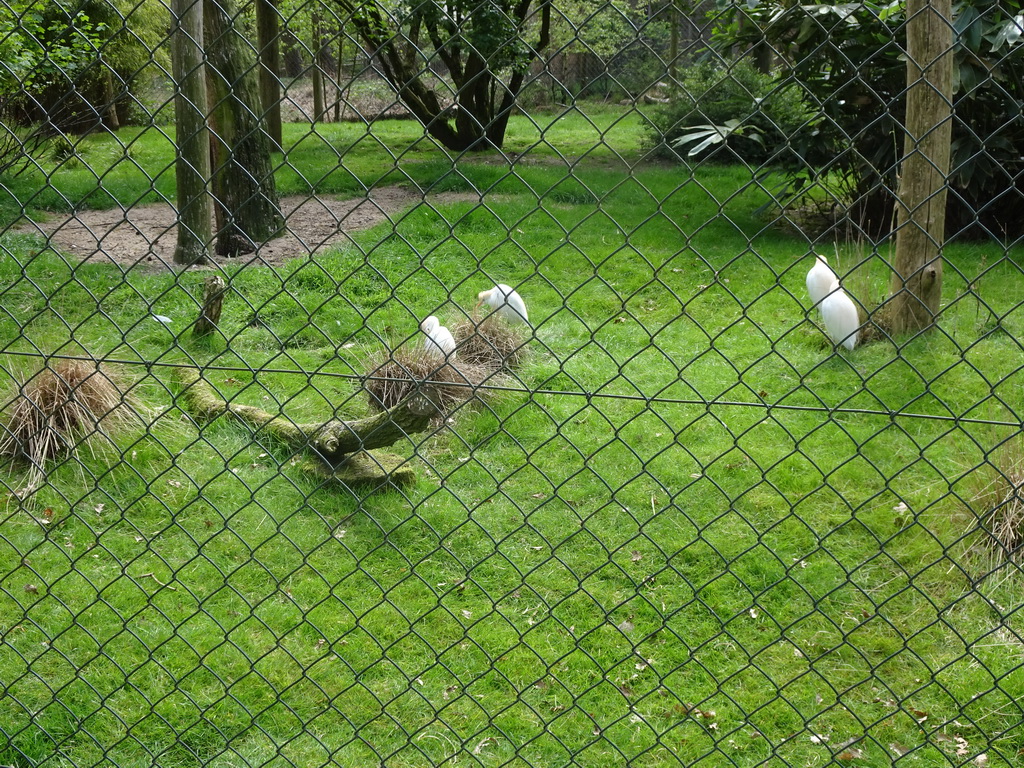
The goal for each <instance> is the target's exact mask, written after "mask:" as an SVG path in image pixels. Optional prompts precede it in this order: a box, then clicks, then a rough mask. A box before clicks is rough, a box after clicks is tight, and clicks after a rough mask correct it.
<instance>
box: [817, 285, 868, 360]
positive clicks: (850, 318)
mask: <svg viewBox="0 0 1024 768" xmlns="http://www.w3.org/2000/svg"><path fill="white" fill-rule="evenodd" d="M809 284H810V280H809V279H808V285H809ZM821 318H822V320H824V321H825V329H826V330H827V331H828V335H829V336H831V337H832V341H833V342H835V343H836V344H837V345H842V346H844V347H846V348H847V349H853V348H854V347H855V346H857V335H858V331H859V329H860V317H859V315H858V314H857V305H856V304H854V303H853V300H852V299H851V298H850V297H849V296H847V295H846V291H844V290H843V289H842V288H840V287H839V281H838V280H833V281H832V285H831V288H830V292H829V293H828V294H826V296H825V298H824V299H822V300H821Z"/></svg>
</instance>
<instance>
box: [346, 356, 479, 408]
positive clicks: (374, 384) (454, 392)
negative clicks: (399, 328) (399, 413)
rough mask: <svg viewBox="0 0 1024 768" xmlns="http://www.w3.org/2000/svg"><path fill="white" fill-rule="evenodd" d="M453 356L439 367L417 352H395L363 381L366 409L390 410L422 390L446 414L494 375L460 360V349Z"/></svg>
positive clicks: (435, 362) (431, 359)
mask: <svg viewBox="0 0 1024 768" xmlns="http://www.w3.org/2000/svg"><path fill="white" fill-rule="evenodd" d="M457 354H458V359H455V360H453V361H452V362H450V363H443V362H441V361H440V360H439V359H438V358H437V357H436V356H434V355H432V354H429V353H427V352H426V351H424V350H422V349H420V348H415V349H411V350H409V349H399V350H398V351H396V352H395V353H393V354H392V355H391V356H390V357H388V358H387V359H385V360H383V361H382V362H380V363H378V364H377V365H376V366H374V367H373V369H372V370H371V371H370V373H368V374H367V375H366V376H365V377H364V378H363V388H364V389H365V390H366V392H367V395H368V397H369V402H370V408H371V409H373V410H375V411H385V410H387V409H388V408H393V407H394V406H396V405H398V404H399V403H400V402H401V401H402V400H404V399H405V398H406V397H408V396H409V395H411V394H412V393H413V392H415V391H416V390H417V389H418V388H421V387H422V388H423V389H424V390H426V391H427V394H428V395H429V396H430V397H431V399H432V400H433V402H434V403H435V404H436V405H437V407H438V409H439V411H440V412H441V414H442V415H446V414H448V413H450V412H451V411H452V410H453V409H454V408H455V407H457V406H458V405H459V404H460V403H463V402H465V401H466V400H469V399H470V398H472V397H474V396H475V395H476V387H477V386H478V385H479V384H480V383H481V382H482V381H484V380H485V379H487V378H488V377H490V376H491V375H492V374H493V373H494V370H493V368H490V367H487V366H482V365H479V364H474V363H472V362H469V361H465V360H462V359H461V358H462V351H461V349H460V350H459V352H458V353H457ZM427 381H429V382H430V383H429V384H426V385H424V382H427Z"/></svg>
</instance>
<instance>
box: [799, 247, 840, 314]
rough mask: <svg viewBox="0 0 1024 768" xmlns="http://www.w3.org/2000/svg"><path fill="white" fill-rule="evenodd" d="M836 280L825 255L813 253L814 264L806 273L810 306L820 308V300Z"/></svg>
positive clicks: (837, 279)
mask: <svg viewBox="0 0 1024 768" xmlns="http://www.w3.org/2000/svg"><path fill="white" fill-rule="evenodd" d="M838 281H839V278H838V277H836V273H835V272H833V271H832V268H831V267H830V266H829V265H828V261H827V260H826V259H825V257H824V256H819V255H817V254H815V256H814V266H813V267H811V270H810V271H809V272H808V273H807V293H809V294H810V296H811V306H814V307H819V308H820V306H821V300H822V299H824V298H825V297H826V296H827V295H828V294H829V291H831V290H832V283H834V282H838Z"/></svg>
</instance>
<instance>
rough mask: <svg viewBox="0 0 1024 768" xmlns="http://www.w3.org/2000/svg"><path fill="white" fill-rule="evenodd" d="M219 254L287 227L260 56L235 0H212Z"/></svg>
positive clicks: (248, 248) (208, 11)
mask: <svg viewBox="0 0 1024 768" xmlns="http://www.w3.org/2000/svg"><path fill="white" fill-rule="evenodd" d="M204 8H205V15H204V23H205V25H206V50H207V58H208V66H207V72H208V73H209V86H208V87H209V97H210V105H211V110H210V119H211V127H212V128H213V131H214V132H213V136H212V137H211V138H212V141H211V147H212V153H211V154H212V156H213V193H214V197H215V200H216V213H217V253H218V254H220V255H222V256H234V255H238V254H240V253H251V252H252V251H254V250H256V249H257V248H258V247H259V246H260V245H262V244H263V243H265V242H266V241H267V240H270V239H272V238H274V237H277V236H278V235H279V234H280V233H281V230H282V229H283V227H284V217H283V216H282V215H281V211H280V208H279V206H278V198H277V189H276V186H275V184H274V171H273V168H272V167H271V163H270V140H269V138H268V136H267V134H266V132H265V130H264V125H263V123H262V121H261V120H260V116H261V114H262V112H263V110H262V109H261V107H260V97H259V82H258V77H257V74H256V66H257V64H256V60H255V55H254V53H253V50H252V48H251V47H250V45H249V43H248V42H247V41H246V40H245V38H243V37H242V36H241V34H240V33H239V31H238V26H239V21H238V14H237V9H236V7H235V5H234V0H206V2H205V6H204Z"/></svg>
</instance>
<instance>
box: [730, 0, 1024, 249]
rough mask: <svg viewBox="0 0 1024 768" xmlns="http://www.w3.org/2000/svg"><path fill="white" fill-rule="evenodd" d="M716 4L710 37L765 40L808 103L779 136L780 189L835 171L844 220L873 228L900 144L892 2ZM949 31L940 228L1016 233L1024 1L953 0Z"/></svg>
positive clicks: (881, 228)
mask: <svg viewBox="0 0 1024 768" xmlns="http://www.w3.org/2000/svg"><path fill="white" fill-rule="evenodd" d="M722 5H723V6H725V7H724V10H723V11H722V15H721V16H719V17H718V18H719V19H720V20H721V21H722V23H720V25H719V27H718V30H717V38H716V43H717V45H718V46H719V47H720V48H721V49H723V50H726V49H728V50H735V49H736V48H737V47H750V48H752V47H754V46H757V45H760V44H762V43H764V42H767V43H768V44H769V45H770V46H771V48H772V50H773V51H774V57H773V58H774V60H775V62H776V65H777V71H776V73H775V74H776V76H777V77H778V79H779V81H780V82H792V83H795V84H796V85H798V87H799V88H800V89H801V90H802V92H803V97H804V99H805V101H806V102H807V104H808V105H809V106H810V107H811V108H812V109H813V110H814V113H815V117H814V118H813V120H811V121H810V122H808V124H807V125H806V127H805V128H804V129H803V130H801V131H799V132H797V133H796V134H794V135H792V136H790V138H789V146H790V147H791V148H792V150H793V152H794V156H793V159H794V162H792V163H790V164H789V168H790V171H791V178H790V185H789V189H788V191H789V193H790V194H791V195H799V194H800V193H801V192H802V191H803V190H805V189H807V188H809V187H810V186H813V185H814V184H815V182H817V183H822V182H824V181H825V180H828V185H829V186H833V187H834V185H835V182H836V181H837V180H838V181H839V183H840V184H841V185H842V186H841V189H840V195H841V197H842V202H843V203H844V204H846V205H848V206H849V208H850V211H851V214H852V215H853V218H854V219H855V221H857V222H858V223H859V224H860V226H861V227H863V229H864V230H865V231H866V232H868V233H869V234H871V235H873V236H879V235H884V234H885V233H887V232H888V231H889V229H890V227H891V225H892V221H893V215H892V214H893V202H894V194H895V190H896V187H897V173H898V168H899V159H900V156H901V151H902V146H903V129H902V125H903V122H904V113H905V103H904V96H905V94H904V91H905V87H906V82H905V79H906V76H905V71H906V68H905V65H904V62H903V60H902V57H903V52H904V50H905V46H906V18H905V9H904V6H903V4H902V3H901V2H899V1H898V0H897V2H890V3H876V2H867V3H845V4H834V3H821V2H818V3H802V4H800V3H793V2H788V1H787V2H752V3H748V2H746V1H745V0H744V2H743V3H735V2H732V1H731V0H730V1H729V2H724V1H723V3H722ZM954 33H955V57H956V60H955V64H954V123H953V159H952V170H951V176H952V179H951V191H952V194H951V195H950V196H949V202H948V206H949V210H948V219H947V221H948V231H949V232H950V234H951V235H955V234H956V233H958V232H967V231H971V232H972V233H973V234H982V233H988V234H991V235H996V236H1006V235H1010V236H1014V237H1017V236H1020V235H1021V234H1022V233H1024V219H1022V218H1021V217H1020V216H1019V213H1018V212H1019V211H1020V210H1021V208H1022V206H1024V159H1022V158H1021V153H1020V151H1019V148H1020V147H1021V146H1024V121H1022V120H1021V119H1020V115H1021V114H1022V109H1024V3H1022V2H1021V0H1000V1H999V2H985V3H982V2H980V1H979V0H969V1H968V2H961V3H958V4H956V5H955V6H954Z"/></svg>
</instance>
